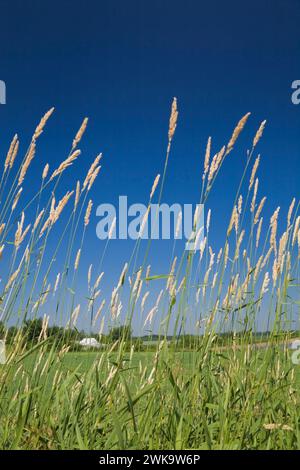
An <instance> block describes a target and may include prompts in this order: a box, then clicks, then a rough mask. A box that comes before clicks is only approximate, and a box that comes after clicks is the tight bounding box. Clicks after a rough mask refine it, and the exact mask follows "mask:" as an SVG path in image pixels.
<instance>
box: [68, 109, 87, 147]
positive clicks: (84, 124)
mask: <svg viewBox="0 0 300 470" xmlns="http://www.w3.org/2000/svg"><path fill="white" fill-rule="evenodd" d="M87 124H88V118H87V117H86V118H84V120H83V121H82V124H81V126H80V128H79V130H78V132H77V134H76V136H75V138H74V140H73V143H72V150H74V149H75V148H76V147H77V145H78V144H79V142H80V141H81V139H82V136H83V134H84V133H85V130H86V128H87Z"/></svg>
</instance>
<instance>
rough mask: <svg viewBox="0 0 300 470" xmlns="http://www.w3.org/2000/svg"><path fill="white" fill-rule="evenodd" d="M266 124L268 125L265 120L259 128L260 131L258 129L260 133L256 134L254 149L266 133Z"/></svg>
mask: <svg viewBox="0 0 300 470" xmlns="http://www.w3.org/2000/svg"><path fill="white" fill-rule="evenodd" d="M266 123H267V121H266V120H265V121H263V122H262V123H261V125H260V126H259V129H258V131H257V132H256V134H255V137H254V139H253V148H254V147H256V145H257V144H258V142H259V141H260V139H261V137H262V135H263V132H264V129H265V126H266Z"/></svg>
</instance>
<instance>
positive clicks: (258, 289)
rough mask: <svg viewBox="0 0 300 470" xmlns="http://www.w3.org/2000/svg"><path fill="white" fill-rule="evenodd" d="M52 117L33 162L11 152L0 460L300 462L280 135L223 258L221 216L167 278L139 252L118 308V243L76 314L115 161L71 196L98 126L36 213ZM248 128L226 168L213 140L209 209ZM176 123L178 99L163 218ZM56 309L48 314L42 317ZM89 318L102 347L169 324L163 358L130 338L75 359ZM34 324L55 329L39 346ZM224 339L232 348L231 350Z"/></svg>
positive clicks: (293, 224)
mask: <svg viewBox="0 0 300 470" xmlns="http://www.w3.org/2000/svg"><path fill="white" fill-rule="evenodd" d="M52 113H53V109H51V110H50V111H49V112H48V113H46V114H45V116H44V117H43V118H42V120H41V122H40V124H39V125H38V126H37V128H36V130H35V132H34V134H33V136H32V139H31V141H30V144H29V146H28V150H27V152H26V153H25V156H23V157H22V156H21V155H19V138H18V136H15V137H14V138H13V140H12V143H11V145H10V147H9V150H8V153H7V156H6V158H5V160H4V168H3V174H2V178H1V183H0V198H1V206H0V238H1V241H0V254H1V258H2V259H1V264H2V275H1V278H2V279H1V321H2V322H3V324H4V328H3V337H4V338H5V339H6V340H7V339H8V336H9V331H10V330H9V327H11V326H12V325H15V329H14V334H13V335H12V337H11V339H10V341H9V345H8V346H7V360H6V363H5V364H2V365H0V407H1V412H0V447H1V448H2V449H297V448H300V431H299V424H300V409H299V401H300V400H299V372H298V369H297V367H299V366H297V365H295V364H293V362H292V360H291V353H290V350H289V347H288V346H289V342H290V340H291V338H292V337H293V336H294V332H293V328H294V324H293V323H292V322H293V320H294V319H295V315H297V313H298V307H297V305H299V254H300V216H299V215H298V209H299V204H298V202H296V200H293V201H292V202H291V205H290V208H289V211H288V214H287V216H286V217H285V222H284V230H283V233H279V226H280V225H279V219H280V216H281V214H280V208H279V207H278V208H277V209H276V210H275V211H274V213H273V215H272V217H271V220H270V221H269V222H268V221H267V220H264V215H263V212H264V206H265V204H267V203H266V198H265V197H262V198H261V196H259V193H260V190H259V179H258V176H257V175H258V173H259V162H260V156H258V153H257V148H258V146H259V141H260V139H261V138H262V136H263V131H264V128H265V125H266V122H265V121H264V122H263V123H262V124H261V125H260V126H259V127H258V131H257V133H256V134H255V136H254V137H252V139H251V145H250V150H248V151H247V153H246V158H245V170H244V173H243V175H242V177H241V181H240V183H239V185H238V188H237V191H236V196H235V199H234V201H233V209H232V212H231V214H228V226H227V229H226V231H225V233H224V243H223V246H222V247H221V248H219V249H218V250H215V248H214V247H212V246H211V245H210V232H211V230H213V226H212V222H211V212H210V211H208V213H207V217H206V223H205V236H204V238H203V240H202V242H201V247H200V250H199V251H183V253H182V254H181V255H178V254H177V252H176V250H175V248H174V250H173V256H172V259H171V260H170V272H169V273H168V274H167V275H165V274H164V275H163V274H157V273H151V268H150V263H151V240H149V242H148V244H147V245H146V248H145V250H144V252H141V250H142V248H143V245H142V244H141V239H138V240H137V242H136V244H135V247H134V250H133V253H132V255H131V258H130V259H129V260H128V263H126V264H125V266H124V267H122V266H120V277H119V279H117V280H116V283H115V286H112V289H111V291H112V292H111V295H110V297H109V298H104V297H103V296H102V293H101V290H100V289H101V282H103V281H102V279H103V277H105V273H103V272H102V266H103V259H104V256H106V255H107V253H109V240H108V241H107V243H105V244H104V250H103V253H102V255H101V256H100V261H99V263H96V264H97V265H90V267H89V269H88V272H87V273H86V274H85V277H86V278H87V295H86V300H85V303H82V304H77V302H76V299H77V296H76V292H77V290H79V289H81V288H82V286H78V273H79V271H80V269H81V260H82V257H83V256H86V257H89V256H90V254H89V252H88V250H87V249H85V238H86V231H87V229H88V226H89V223H90V217H91V213H92V210H93V202H92V199H91V197H90V190H91V188H92V186H93V185H94V184H97V181H96V178H97V177H98V174H99V172H100V168H101V167H100V160H101V155H98V156H97V157H96V158H95V160H94V161H93V162H92V164H91V167H90V169H89V171H88V173H87V175H86V176H84V177H83V179H82V181H78V182H77V184H76V186H75V188H74V189H71V188H68V187H67V188H65V189H64V190H63V188H64V187H65V185H66V181H67V180H66V179H65V175H66V173H67V172H69V171H71V170H72V168H70V167H72V166H74V165H76V163H77V160H78V159H79V158H80V150H79V146H80V143H81V140H82V138H83V136H84V133H85V130H86V127H87V124H88V122H87V119H85V120H84V121H83V123H82V125H81V127H80V129H79V131H78V133H77V134H76V136H75V138H74V140H73V142H72V144H71V148H70V152H69V154H68V155H67V157H66V158H65V159H64V160H63V162H62V163H61V164H60V165H59V166H58V167H57V168H54V169H50V167H49V164H47V163H46V164H45V167H44V169H43V171H42V174H41V179H40V186H39V189H38V190H37V192H36V193H35V194H31V196H30V199H29V200H28V201H27V200H26V202H25V203H24V204H22V200H23V198H24V194H25V193H26V181H27V179H28V177H29V176H28V173H29V172H30V165H31V162H32V161H33V159H34V158H35V154H36V149H37V147H38V144H39V139H40V137H41V134H42V133H43V132H44V129H45V126H46V124H47V121H48V120H49V119H50V117H51V115H52ZM248 119H249V113H248V114H246V115H245V116H244V117H243V118H242V119H241V120H240V121H239V123H238V124H237V126H236V127H235V129H234V131H233V133H232V136H231V138H230V139H229V141H228V143H227V144H225V145H224V146H223V147H222V148H221V149H219V150H217V151H216V152H215V153H214V152H213V140H212V139H211V138H209V139H208V143H207V148H206V152H205V155H204V170H203V177H202V182H201V188H200V195H199V202H200V203H202V204H207V202H208V201H209V195H210V193H211V191H212V190H213V189H214V183H215V181H216V179H217V178H218V177H219V173H220V172H221V171H222V166H223V164H224V163H226V164H227V160H229V159H230V154H231V153H232V152H233V151H234V149H235V145H236V143H237V140H238V138H239V135H240V133H241V132H242V131H243V130H244V128H245V126H246V124H247V121H248ZM177 122H178V110H177V101H176V99H174V101H173V104H172V109H171V117H170V122H169V131H168V140H167V152H166V159H165V163H164V167H163V173H162V176H161V177H160V175H157V176H156V178H155V179H154V183H153V186H152V189H151V191H149V193H150V196H149V205H150V203H151V201H152V200H153V198H154V197H157V199H158V203H160V202H161V201H162V197H163V188H164V183H165V180H166V177H167V169H168V164H169V159H170V155H171V147H172V145H173V139H174V135H175V131H176V126H177ZM38 158H41V157H40V156H39V157H38ZM228 164H230V162H228ZM58 194H62V196H60V197H58ZM149 207H150V206H149ZM148 215H149V211H148V212H147V213H146V215H145V218H144V220H143V222H142V224H141V228H140V232H141V234H142V232H143V230H144V228H145V225H146V223H147V217H148ZM198 216H199V214H195V218H194V219H195V220H194V223H195V227H196V225H197V224H196V222H197V217H198ZM177 222H178V224H180V220H178V221H177ZM114 224H115V221H114ZM114 224H113V226H112V227H111V228H110V232H111V233H112V232H113V230H114ZM281 225H282V223H281ZM199 235H200V234H196V237H197V236H199ZM53 236H55V240H56V242H55V245H54V248H53V243H51V237H53ZM58 259H59V261H60V263H61V265H59V263H58ZM91 261H93V256H91ZM57 266H60V269H59V272H58V271H57ZM157 285H159V286H161V290H158V291H157ZM153 292H154V293H155V296H154V295H153ZM157 292H158V293H157ZM154 297H155V298H154ZM47 305H49V307H47V308H48V311H51V313H50V314H49V315H45V314H44V312H45V310H46V306H47ZM80 315H86V316H85V318H86V319H87V318H88V319H89V325H88V326H87V330H88V331H90V332H97V334H98V336H99V339H100V341H101V338H102V337H103V334H104V330H105V326H106V325H107V324H108V323H109V324H112V325H119V324H120V322H121V320H122V323H123V324H124V325H128V326H130V325H131V324H132V323H133V322H136V323H137V324H139V325H140V331H141V334H142V333H143V331H144V330H145V329H151V328H153V329H154V327H153V325H154V324H155V328H156V332H157V334H158V335H159V339H158V341H157V342H156V346H155V351H150V352H141V351H139V350H138V349H137V348H136V343H135V341H134V340H133V339H132V338H128V337H126V336H125V335H123V336H121V337H120V338H118V339H117V340H115V341H111V342H107V347H106V348H104V349H103V350H100V351H98V352H94V353H86V354H85V355H84V354H83V353H74V352H71V351H70V349H71V344H72V342H71V340H72V338H73V336H72V335H73V333H74V331H76V325H77V322H78V319H79V318H80ZM261 316H263V318H264V319H265V324H266V329H267V331H268V333H267V334H266V336H265V339H264V345H263V347H261V348H259V347H257V344H256V343H257V338H256V336H255V333H256V328H257V319H258V318H259V317H261ZM34 318H42V319H43V320H42V328H41V330H40V331H39V333H38V336H36V337H35V341H32V340H31V339H30V338H29V336H28V334H27V332H26V331H27V330H26V329H25V328H24V325H26V322H28V321H30V320H31V319H34ZM86 321H87V320H86ZM54 323H55V324H59V325H63V327H64V329H63V334H61V335H59V336H57V337H53V336H51V335H49V325H50V324H54ZM191 324H192V330H189V332H192V333H193V334H194V337H195V338H196V340H194V341H192V342H189V346H188V347H187V345H186V344H185V342H184V336H183V334H184V333H186V332H187V330H188V328H187V325H189V328H191ZM124 331H125V330H124ZM221 332H223V333H224V332H227V333H228V336H227V337H226V338H227V340H226V341H225V342H224V341H223V343H222V346H220V342H219V338H220V333H221ZM170 337H172V339H171V340H170Z"/></svg>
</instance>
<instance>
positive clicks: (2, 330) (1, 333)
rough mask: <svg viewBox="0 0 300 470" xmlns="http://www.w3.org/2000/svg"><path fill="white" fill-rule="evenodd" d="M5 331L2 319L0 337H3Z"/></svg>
mask: <svg viewBox="0 0 300 470" xmlns="http://www.w3.org/2000/svg"><path fill="white" fill-rule="evenodd" d="M5 333H6V328H5V325H4V323H3V322H2V321H0V339H3V338H4V336H5Z"/></svg>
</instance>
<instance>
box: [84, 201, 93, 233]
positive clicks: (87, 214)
mask: <svg viewBox="0 0 300 470" xmlns="http://www.w3.org/2000/svg"><path fill="white" fill-rule="evenodd" d="M92 207H93V201H92V200H91V199H90V200H89V202H88V205H87V208H86V212H85V216H84V226H85V227H87V226H88V224H89V222H90V216H91V212H92Z"/></svg>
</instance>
